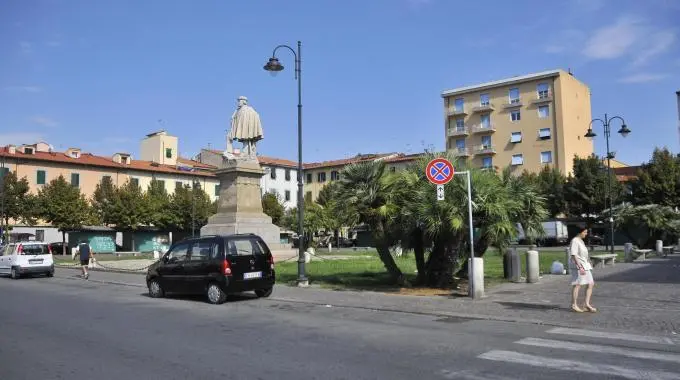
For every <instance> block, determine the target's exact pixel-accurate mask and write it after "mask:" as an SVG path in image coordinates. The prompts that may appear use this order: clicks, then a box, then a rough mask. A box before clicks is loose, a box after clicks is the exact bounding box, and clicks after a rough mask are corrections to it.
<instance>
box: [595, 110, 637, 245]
mask: <svg viewBox="0 0 680 380" xmlns="http://www.w3.org/2000/svg"><path fill="white" fill-rule="evenodd" d="M616 119H618V120H620V121H621V128H620V129H619V131H618V133H619V134H620V135H621V136H623V137H626V136H628V134H629V133H630V129H628V126H626V121H625V120H623V118H622V117H621V116H612V117H609V118H608V117H607V114H604V120H603V119H593V120H591V121H590V125H588V131H587V132H586V134H585V137H587V138H594V137H595V136H597V134H595V132H593V123H594V122H596V121H599V122H600V123H602V126H603V127H604V138H605V141H606V142H607V197H609V228H610V230H609V232H610V235H609V242H610V243H611V248H610V252H611V253H612V254H613V253H614V201H613V199H612V164H611V160H612V159H613V158H614V157H615V154H614V152H612V151H610V150H609V136H610V135H611V122H612V121H613V120H616ZM604 206H605V207H607V202H606V199H605V205H604Z"/></svg>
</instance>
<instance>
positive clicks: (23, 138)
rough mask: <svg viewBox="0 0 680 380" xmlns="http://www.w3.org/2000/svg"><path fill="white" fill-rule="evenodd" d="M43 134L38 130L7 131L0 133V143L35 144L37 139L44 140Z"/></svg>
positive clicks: (3, 144)
mask: <svg viewBox="0 0 680 380" xmlns="http://www.w3.org/2000/svg"><path fill="white" fill-rule="evenodd" d="M44 140H46V139H45V135H44V134H42V133H40V132H9V133H0V145H2V146H5V145H9V144H14V145H21V144H35V143H37V142H39V141H44Z"/></svg>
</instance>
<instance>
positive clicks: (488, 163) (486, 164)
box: [482, 157, 493, 169]
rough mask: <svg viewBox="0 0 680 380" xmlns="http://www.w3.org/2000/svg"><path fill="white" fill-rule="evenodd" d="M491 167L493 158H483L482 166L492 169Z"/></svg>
mask: <svg viewBox="0 0 680 380" xmlns="http://www.w3.org/2000/svg"><path fill="white" fill-rule="evenodd" d="M491 167H493V160H492V159H491V157H484V158H482V168H483V169H490V168H491Z"/></svg>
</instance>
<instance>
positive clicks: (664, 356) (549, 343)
mask: <svg viewBox="0 0 680 380" xmlns="http://www.w3.org/2000/svg"><path fill="white" fill-rule="evenodd" d="M515 343H517V344H523V345H526V346H535V347H546V348H555V349H563V350H570V351H589V352H599V353H605V354H614V355H621V356H627V357H629V358H638V359H649V360H660V361H668V362H674V363H680V355H678V354H670V353H661V352H659V353H655V352H648V351H635V350H627V349H625V348H618V347H611V346H601V345H599V344H589V343H575V342H567V341H561V340H552V339H540V338H524V339H521V340H518V341H517V342H515Z"/></svg>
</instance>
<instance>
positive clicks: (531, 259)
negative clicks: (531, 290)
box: [527, 250, 539, 284]
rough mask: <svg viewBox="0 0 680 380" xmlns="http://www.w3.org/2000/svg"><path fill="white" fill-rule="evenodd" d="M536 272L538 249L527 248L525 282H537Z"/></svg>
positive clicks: (537, 271)
mask: <svg viewBox="0 0 680 380" xmlns="http://www.w3.org/2000/svg"><path fill="white" fill-rule="evenodd" d="M538 274H539V265H538V251H534V250H529V251H527V283H530V284H533V283H536V282H538Z"/></svg>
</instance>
